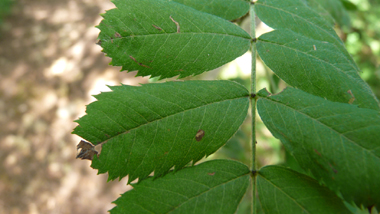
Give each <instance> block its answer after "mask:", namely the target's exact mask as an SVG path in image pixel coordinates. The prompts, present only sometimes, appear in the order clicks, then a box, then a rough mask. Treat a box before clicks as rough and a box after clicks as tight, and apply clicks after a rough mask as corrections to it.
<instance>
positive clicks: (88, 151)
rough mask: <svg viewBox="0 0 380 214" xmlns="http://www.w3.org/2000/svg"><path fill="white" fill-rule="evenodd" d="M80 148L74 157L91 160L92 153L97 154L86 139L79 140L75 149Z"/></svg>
mask: <svg viewBox="0 0 380 214" xmlns="http://www.w3.org/2000/svg"><path fill="white" fill-rule="evenodd" d="M78 149H81V150H80V152H79V154H78V155H77V157H76V158H80V159H82V160H83V159H87V160H92V158H93V157H94V154H98V152H97V151H96V150H95V146H94V145H93V144H92V143H90V142H87V141H84V140H81V141H80V142H79V143H78V145H77V150H78Z"/></svg>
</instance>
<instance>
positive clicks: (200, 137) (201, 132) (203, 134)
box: [195, 129, 205, 142]
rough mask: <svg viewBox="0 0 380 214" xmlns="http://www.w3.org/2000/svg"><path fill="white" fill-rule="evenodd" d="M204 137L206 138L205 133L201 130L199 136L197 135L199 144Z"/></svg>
mask: <svg viewBox="0 0 380 214" xmlns="http://www.w3.org/2000/svg"><path fill="white" fill-rule="evenodd" d="M203 136H205V131H203V130H202V129H199V130H198V132H197V134H195V140H197V141H198V142H199V141H201V140H202V138H203Z"/></svg>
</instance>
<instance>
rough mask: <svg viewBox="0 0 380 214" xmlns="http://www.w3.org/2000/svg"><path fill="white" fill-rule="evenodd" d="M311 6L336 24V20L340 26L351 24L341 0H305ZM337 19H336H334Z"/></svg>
mask: <svg viewBox="0 0 380 214" xmlns="http://www.w3.org/2000/svg"><path fill="white" fill-rule="evenodd" d="M303 1H304V2H305V3H306V4H307V5H308V6H309V7H311V8H313V9H314V10H316V11H318V13H319V15H321V16H322V17H324V18H325V19H326V20H327V21H328V22H330V23H331V24H332V27H333V25H334V22H336V23H338V24H339V25H340V26H347V27H349V26H350V25H351V23H350V17H349V15H348V12H347V10H346V8H345V7H344V5H343V2H342V1H341V0H303ZM334 20H335V21H334Z"/></svg>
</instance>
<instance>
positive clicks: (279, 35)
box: [257, 30, 379, 110]
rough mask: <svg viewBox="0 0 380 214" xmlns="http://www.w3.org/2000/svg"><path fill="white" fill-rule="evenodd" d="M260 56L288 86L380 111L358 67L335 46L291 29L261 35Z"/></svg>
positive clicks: (258, 46)
mask: <svg viewBox="0 0 380 214" xmlns="http://www.w3.org/2000/svg"><path fill="white" fill-rule="evenodd" d="M257 48H258V52H259V54H260V57H261V58H262V59H263V60H264V61H265V62H266V64H267V65H268V66H269V67H270V68H271V69H272V70H273V71H274V72H275V73H276V74H277V75H279V76H280V77H281V78H282V79H283V80H284V81H285V82H287V83H288V84H289V85H292V86H295V87H297V88H299V89H302V90H304V91H306V92H308V93H310V94H313V95H316V96H320V97H324V98H327V99H328V100H331V101H336V102H342V103H348V102H349V101H350V99H351V98H352V95H351V94H349V93H348V91H351V93H352V94H353V95H354V97H355V100H354V102H353V104H356V105H358V106H359V107H363V108H371V109H376V110H378V109H379V103H378V102H377V99H376V98H375V96H374V94H373V93H372V91H371V89H370V88H369V86H368V85H367V83H365V82H364V81H363V80H362V79H361V78H360V76H359V74H358V72H357V70H356V67H355V66H354V65H353V64H351V63H350V62H349V61H348V59H347V58H346V56H345V55H344V54H343V53H342V52H341V51H340V50H339V49H338V48H337V47H336V46H335V45H333V44H331V43H328V42H325V41H319V40H313V39H310V38H308V37H305V36H302V35H300V34H297V33H295V32H293V31H289V30H276V31H273V32H270V33H267V34H264V35H262V36H260V38H259V42H258V43H257Z"/></svg>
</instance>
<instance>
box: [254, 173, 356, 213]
mask: <svg viewBox="0 0 380 214" xmlns="http://www.w3.org/2000/svg"><path fill="white" fill-rule="evenodd" d="M257 188H258V194H259V198H260V203H261V206H262V207H263V209H264V211H265V213H271V214H276V213H278V214H298V213H310V214H320V213H334V214H339V213H341V214H347V213H350V212H349V210H347V208H346V207H345V206H344V204H343V202H342V200H341V199H340V198H338V196H336V195H335V194H334V192H332V191H331V190H329V189H328V188H326V187H322V186H320V185H319V184H318V182H317V181H316V180H314V179H312V178H310V177H308V176H306V175H303V174H300V173H298V172H295V171H293V170H291V169H288V168H285V167H281V166H266V167H264V168H261V169H260V171H259V173H258V176H257Z"/></svg>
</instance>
